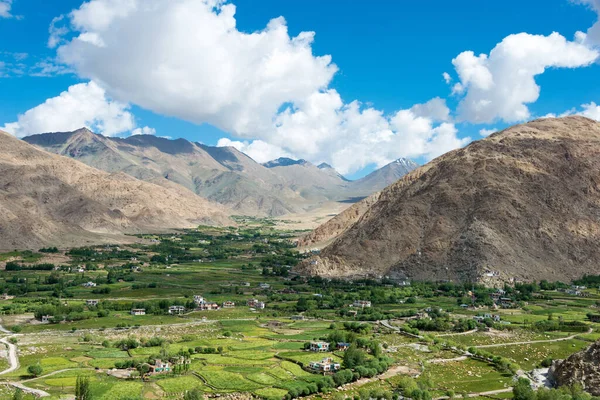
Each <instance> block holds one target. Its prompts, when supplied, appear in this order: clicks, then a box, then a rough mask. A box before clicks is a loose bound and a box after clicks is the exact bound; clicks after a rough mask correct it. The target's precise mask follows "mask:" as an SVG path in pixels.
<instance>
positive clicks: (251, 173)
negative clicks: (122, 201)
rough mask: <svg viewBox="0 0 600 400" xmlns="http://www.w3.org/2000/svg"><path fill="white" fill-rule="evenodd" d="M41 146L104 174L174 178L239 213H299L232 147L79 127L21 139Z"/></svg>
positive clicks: (277, 181) (278, 185) (267, 174)
mask: <svg viewBox="0 0 600 400" xmlns="http://www.w3.org/2000/svg"><path fill="white" fill-rule="evenodd" d="M23 140H25V141H26V142H28V143H30V144H34V145H36V146H38V147H41V148H43V149H44V150H47V151H50V152H53V153H56V154H60V155H65V156H68V157H71V158H74V159H76V160H79V161H81V162H83V163H85V164H87V165H89V166H92V167H94V168H98V169H101V170H104V171H108V172H125V173H127V174H129V175H131V176H133V177H136V178H138V179H142V180H146V181H150V182H153V183H157V184H160V185H165V183H166V182H165V179H166V180H168V181H171V182H175V183H177V184H179V185H181V186H184V187H185V188H187V189H189V190H191V191H193V192H195V193H196V194H198V195H200V196H202V197H205V198H207V199H209V200H212V201H215V202H218V203H221V204H224V205H226V206H227V207H230V208H232V209H234V210H236V211H237V212H239V213H242V214H252V215H282V214H285V213H288V212H293V211H299V210H300V209H301V207H302V206H303V205H304V202H305V201H304V199H302V198H300V196H299V195H297V194H296V193H294V192H293V191H292V190H290V189H288V188H286V187H285V185H284V182H283V180H282V179H281V178H280V177H278V176H277V175H276V174H274V173H272V172H271V171H269V170H268V169H267V168H264V167H263V166H261V165H260V164H258V163H256V162H255V161H254V160H252V159H251V158H250V157H248V156H246V155H245V154H243V153H241V152H239V151H237V150H236V149H234V148H232V147H210V146H204V145H201V144H198V143H192V142H189V141H187V140H185V139H177V140H169V139H165V138H159V137H156V136H151V135H136V136H131V137H128V138H126V139H120V138H107V137H104V136H102V135H98V134H95V133H92V132H90V131H89V130H87V129H79V130H77V131H74V132H67V133H60V132H59V133H45V134H40V135H33V136H29V137H26V138H24V139H23Z"/></svg>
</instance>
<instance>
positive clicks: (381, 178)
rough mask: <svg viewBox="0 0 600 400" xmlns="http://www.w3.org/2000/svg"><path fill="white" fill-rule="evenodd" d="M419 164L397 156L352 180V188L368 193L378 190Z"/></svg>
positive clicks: (357, 191)
mask: <svg viewBox="0 0 600 400" xmlns="http://www.w3.org/2000/svg"><path fill="white" fill-rule="evenodd" d="M418 167H419V165H418V164H417V163H415V162H413V161H411V160H409V159H407V158H399V159H397V160H396V161H393V162H391V163H389V164H388V165H385V166H383V167H381V168H379V169H377V170H375V171H373V172H371V173H370V174H369V175H367V176H365V177H364V178H361V179H359V180H357V181H355V182H353V183H352V184H353V189H354V191H355V192H356V193H362V194H363V195H369V194H371V193H375V192H377V191H380V190H381V189H383V188H385V187H387V186H389V185H391V184H392V183H394V182H396V181H397V180H398V179H400V178H402V177H403V176H404V175H406V174H408V173H409V172H411V171H412V170H414V169H416V168H418Z"/></svg>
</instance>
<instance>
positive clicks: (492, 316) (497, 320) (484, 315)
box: [483, 314, 500, 322]
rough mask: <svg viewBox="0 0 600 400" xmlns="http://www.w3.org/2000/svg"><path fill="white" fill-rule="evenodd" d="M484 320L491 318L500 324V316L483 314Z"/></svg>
mask: <svg viewBox="0 0 600 400" xmlns="http://www.w3.org/2000/svg"><path fill="white" fill-rule="evenodd" d="M483 318H486V319H488V318H489V319H491V320H493V321H494V322H500V316H499V315H498V314H483Z"/></svg>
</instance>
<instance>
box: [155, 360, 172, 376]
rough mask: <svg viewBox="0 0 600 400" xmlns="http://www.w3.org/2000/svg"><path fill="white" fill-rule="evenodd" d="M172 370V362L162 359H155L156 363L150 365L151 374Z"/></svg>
mask: <svg viewBox="0 0 600 400" xmlns="http://www.w3.org/2000/svg"><path fill="white" fill-rule="evenodd" d="M170 371H171V363H169V362H167V361H162V360H158V359H157V360H155V361H154V365H150V373H151V374H162V373H166V372H170Z"/></svg>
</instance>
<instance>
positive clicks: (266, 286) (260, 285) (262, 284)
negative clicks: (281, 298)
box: [258, 283, 271, 289]
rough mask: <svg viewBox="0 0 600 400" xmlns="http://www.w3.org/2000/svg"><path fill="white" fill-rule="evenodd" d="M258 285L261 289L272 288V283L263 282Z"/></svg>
mask: <svg viewBox="0 0 600 400" xmlns="http://www.w3.org/2000/svg"><path fill="white" fill-rule="evenodd" d="M258 287H259V288H261V289H270V288H271V285H269V284H268V283H261V284H259V285H258Z"/></svg>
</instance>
